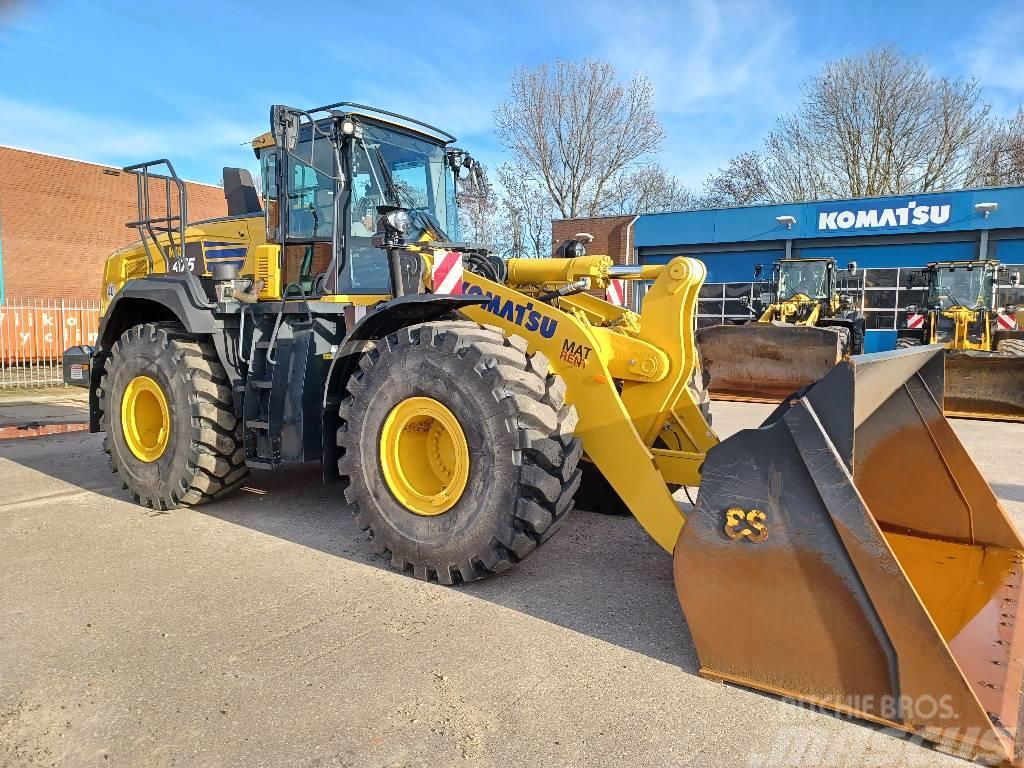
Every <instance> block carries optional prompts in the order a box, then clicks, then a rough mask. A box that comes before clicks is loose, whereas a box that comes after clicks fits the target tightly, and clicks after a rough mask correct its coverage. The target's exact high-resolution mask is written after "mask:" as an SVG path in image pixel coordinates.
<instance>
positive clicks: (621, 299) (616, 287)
mask: <svg viewBox="0 0 1024 768" xmlns="http://www.w3.org/2000/svg"><path fill="white" fill-rule="evenodd" d="M604 296H605V300H606V301H607V302H608V303H609V304H614V305H615V306H616V307H621V306H622V305H623V304H625V303H626V281H625V280H609V281H608V287H607V288H606V289H605V292H604Z"/></svg>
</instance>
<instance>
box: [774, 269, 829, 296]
mask: <svg viewBox="0 0 1024 768" xmlns="http://www.w3.org/2000/svg"><path fill="white" fill-rule="evenodd" d="M801 293H802V294H803V295H804V296H807V297H809V298H812V299H825V298H828V262H827V261H791V262H782V263H781V264H780V269H779V300H780V301H785V300H786V299H792V298H793V297H794V296H797V295H798V294H801Z"/></svg>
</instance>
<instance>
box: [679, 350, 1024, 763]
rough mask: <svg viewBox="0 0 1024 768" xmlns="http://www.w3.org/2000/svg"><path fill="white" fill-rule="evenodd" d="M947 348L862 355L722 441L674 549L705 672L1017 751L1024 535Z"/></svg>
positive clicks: (992, 752) (980, 750) (956, 744)
mask: <svg viewBox="0 0 1024 768" xmlns="http://www.w3.org/2000/svg"><path fill="white" fill-rule="evenodd" d="M942 384H943V351H942V348H941V347H937V346H932V347H919V348H917V349H910V350H897V351H895V352H883V353H878V354H873V355H863V356H860V357H856V358H852V359H847V360H844V361H842V362H841V363H839V364H838V365H837V366H836V367H835V368H834V369H833V370H832V371H831V372H830V373H829V374H828V375H826V376H825V378H823V379H822V380H821V381H819V382H817V383H816V384H814V385H813V386H812V387H811V388H810V389H808V390H806V391H805V392H803V393H798V395H794V396H792V397H790V398H787V400H785V401H784V402H783V403H782V404H781V405H780V406H779V407H778V408H777V409H776V410H775V412H774V413H773V414H772V415H771V416H770V417H769V418H768V420H767V421H765V423H764V424H763V425H762V426H761V427H760V428H758V429H752V430H746V431H743V432H739V433H737V434H736V435H735V436H733V437H731V438H729V439H727V440H725V441H723V442H722V443H721V444H719V445H718V446H716V447H714V448H712V449H711V450H710V451H709V452H708V455H707V460H706V462H705V465H704V468H703V472H702V484H701V488H700V497H699V499H698V501H697V506H696V509H695V510H694V513H693V514H692V515H691V516H690V517H689V518H688V519H687V522H686V524H685V525H684V527H683V530H682V532H681V534H680V536H679V539H678V542H677V544H676V548H675V553H674V562H675V579H676V589H677V591H678V594H679V600H680V604H681V605H682V608H683V611H684V613H685V614H686V620H687V623H688V624H689V627H690V631H691V632H692V635H693V639H694V643H695V645H696V649H697V653H698V656H699V658H700V664H701V671H702V674H704V675H706V676H708V677H712V678H716V679H721V680H725V681H731V682H734V683H737V684H740V685H744V686H750V687H753V688H758V689H761V690H764V691H768V692H771V693H773V694H778V695H782V696H786V697H792V698H795V699H799V700H802V701H805V702H808V703H810V704H812V705H815V706H821V707H824V708H828V709H832V710H836V711H839V712H844V713H848V714H853V715H857V716H860V717H864V718H867V719H869V720H872V721H875V722H879V723H883V724H886V725H889V726H893V727H895V728H898V729H901V730H905V731H908V732H911V733H914V734H917V735H918V736H919V737H921V738H922V739H924V740H927V741H931V742H935V743H938V744H944V745H947V747H949V748H951V749H953V750H955V751H956V752H957V753H958V754H961V755H963V756H966V757H970V758H979V757H980V758H986V759H997V760H1001V761H1002V760H1012V759H1013V757H1014V754H1015V753H1014V744H1015V741H1016V738H1017V728H1018V714H1019V711H1018V710H1019V697H1020V683H1021V673H1022V661H1021V654H1022V650H1024V637H1022V629H1021V628H1022V626H1024V622H1022V621H1021V620H1020V615H1019V614H1020V612H1021V602H1020V601H1021V570H1022V564H1024V553H1022V550H1024V543H1022V541H1021V539H1020V537H1019V535H1018V534H1017V532H1016V531H1015V529H1014V527H1013V525H1012V524H1011V523H1010V521H1009V519H1008V518H1007V516H1006V513H1005V512H1004V511H1003V509H1002V508H1001V506H1000V504H999V502H998V501H997V500H996V498H995V496H994V494H993V493H992V490H991V488H989V486H988V484H987V483H986V481H985V479H984V478H983V477H982V476H981V474H980V473H979V471H978V469H977V467H975V465H974V463H973V462H972V461H971V458H970V456H968V455H967V452H966V451H965V450H964V447H963V445H961V443H960V441H959V440H958V439H957V436H956V434H955V433H954V432H953V431H952V429H951V428H950V426H949V424H948V422H947V421H946V419H945V418H944V416H943V414H942V410H941V408H940V406H939V403H941V402H942Z"/></svg>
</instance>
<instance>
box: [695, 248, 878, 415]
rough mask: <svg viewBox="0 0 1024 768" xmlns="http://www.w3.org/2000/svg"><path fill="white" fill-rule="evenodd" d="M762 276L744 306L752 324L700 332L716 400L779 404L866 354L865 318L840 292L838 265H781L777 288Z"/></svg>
mask: <svg viewBox="0 0 1024 768" xmlns="http://www.w3.org/2000/svg"><path fill="white" fill-rule="evenodd" d="M855 270H856V263H851V264H849V265H847V271H848V272H849V273H851V274H852V272H853V271H855ZM762 277H763V267H762V265H760V264H758V265H756V266H755V268H754V280H755V291H754V293H755V297H754V299H753V301H748V300H744V303H745V304H746V305H747V306H748V310H749V311H750V312H751V315H752V320H750V321H745V322H743V323H741V324H736V323H730V324H727V325H715V326H710V327H707V328H702V329H700V330H699V331H698V332H697V344H698V347H699V348H700V352H701V357H702V359H703V365H704V369H705V374H706V376H707V378H708V380H709V383H708V387H709V389H710V391H711V394H712V396H713V397H714V398H715V399H718V400H751V401H761V402H779V401H780V400H782V399H783V398H784V397H786V395H788V394H789V393H790V392H794V391H795V390H798V389H800V388H801V387H805V386H807V385H809V384H811V383H813V382H815V381H817V380H818V379H820V378H821V377H822V376H824V375H825V374H826V373H828V372H829V370H831V369H832V367H833V366H834V365H835V364H836V363H837V362H839V361H840V360H841V359H842V358H843V355H849V354H852V355H859V354H861V353H862V352H863V351H864V317H863V315H862V314H861V313H860V312H859V311H857V310H856V309H854V308H853V306H852V304H851V301H850V299H849V297H848V296H846V295H845V294H843V293H842V292H841V290H840V287H841V286H840V279H839V270H838V268H837V266H836V262H835V260H834V259H830V258H823V259H780V260H779V261H777V262H776V263H775V266H774V269H773V273H772V281H771V285H770V286H769V285H768V284H767V283H765V282H764V281H763V280H762Z"/></svg>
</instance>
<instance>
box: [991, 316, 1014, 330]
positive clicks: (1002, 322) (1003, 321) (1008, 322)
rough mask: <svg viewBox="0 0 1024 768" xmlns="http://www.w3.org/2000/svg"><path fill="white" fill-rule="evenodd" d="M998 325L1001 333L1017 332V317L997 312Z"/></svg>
mask: <svg viewBox="0 0 1024 768" xmlns="http://www.w3.org/2000/svg"><path fill="white" fill-rule="evenodd" d="M996 325H998V326H999V330H1001V331H1015V330H1017V316H1016V315H1006V314H1003V313H1002V312H997V313H996Z"/></svg>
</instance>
